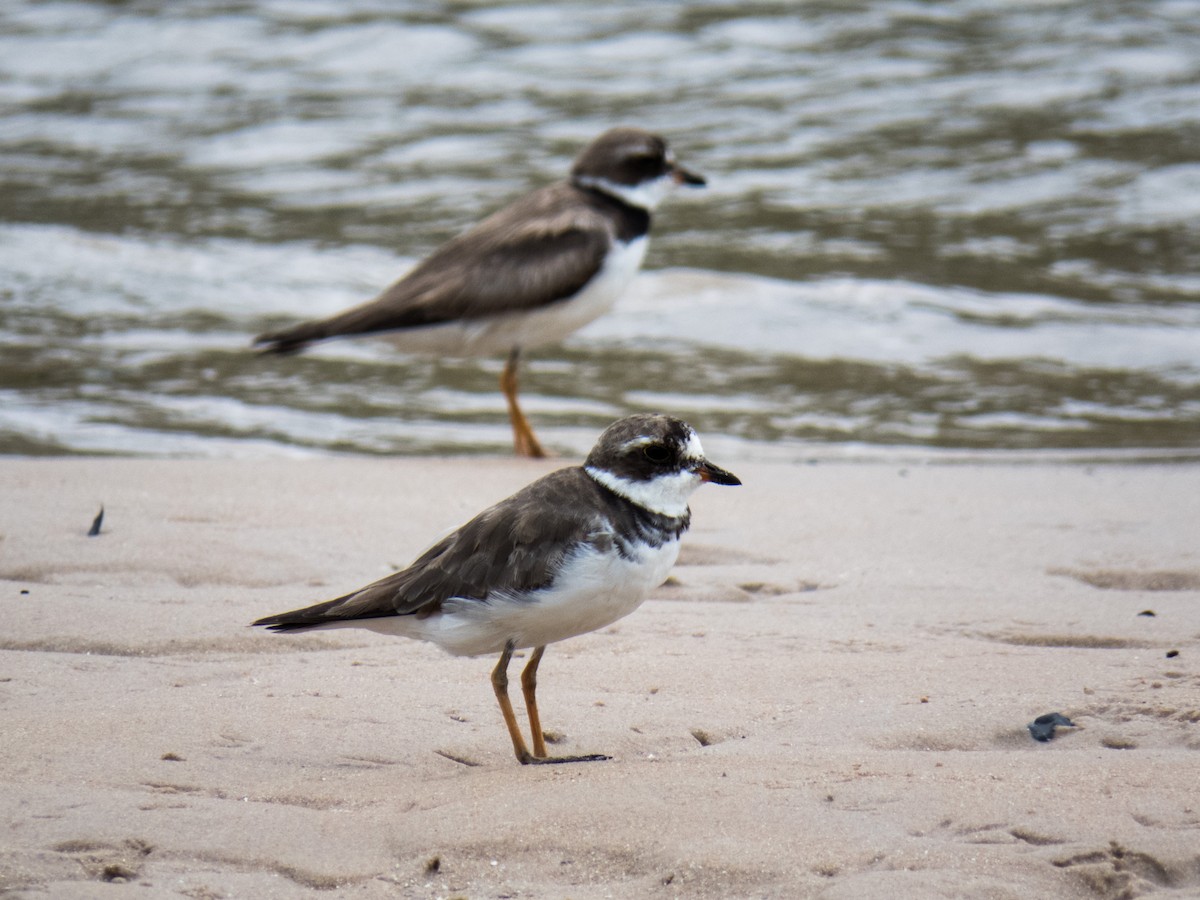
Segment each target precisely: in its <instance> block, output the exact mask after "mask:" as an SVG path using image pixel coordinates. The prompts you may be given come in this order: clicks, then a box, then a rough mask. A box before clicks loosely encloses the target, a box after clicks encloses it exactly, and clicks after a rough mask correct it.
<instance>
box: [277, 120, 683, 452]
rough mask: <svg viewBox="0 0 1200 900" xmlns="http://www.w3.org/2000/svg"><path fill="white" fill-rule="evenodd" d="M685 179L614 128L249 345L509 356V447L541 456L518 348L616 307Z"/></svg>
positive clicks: (561, 334)
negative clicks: (347, 304)
mask: <svg viewBox="0 0 1200 900" xmlns="http://www.w3.org/2000/svg"><path fill="white" fill-rule="evenodd" d="M681 184H682V185H697V186H698V185H703V184H704V179H703V178H702V177H700V176H699V175H697V174H695V173H694V172H689V171H688V170H687V169H685V168H683V167H682V166H679V165H677V164H676V163H675V159H674V156H673V155H672V153H671V151H670V149H669V148H668V147H667V142H666V141H665V140H663V139H662V138H661V137H659V136H658V135H654V134H650V133H649V132H646V131H642V130H640V129H637V128H613V129H611V130H609V131H606V132H604V134H602V135H600V137H598V138H596V140H594V141H592V143H591V144H589V145H588V146H587V148H586V149H585V150H584V151H583V152H582V153H581V154H579V157H578V158H577V159H576V160H575V164H574V166H573V167H572V169H571V175H570V177H569V178H568V179H567V180H565V181H561V182H558V183H557V184H552V185H548V186H547V187H544V188H541V189H540V190H537V191H534V192H533V193H532V194H528V195H527V196H525V197H523V198H521V199H520V200H517V201H516V202H514V203H512V204H511V205H509V206H506V207H505V208H504V209H501V210H500V211H499V212H497V213H495V214H494V215H492V216H490V217H488V218H486V219H484V220H483V221H482V222H480V223H479V224H478V225H476V226H475V227H474V228H471V229H470V230H468V231H467V232H465V233H464V234H462V235H459V236H458V237H456V238H454V239H452V240H450V241H449V242H447V243H446V244H443V245H442V246H441V247H440V248H439V249H437V250H436V251H434V253H433V254H432V255H430V256H429V257H427V258H426V259H425V260H424V261H422V262H421V263H419V264H418V265H417V266H416V267H415V268H414V269H413V270H412V271H411V272H409V273H408V274H407V275H405V276H404V277H403V278H401V279H400V280H399V281H397V282H396V283H395V284H393V285H392V286H391V287H389V288H388V289H387V290H385V291H384V292H383V293H382V294H380V295H379V296H378V297H376V298H375V299H374V300H370V301H368V302H367V303H364V304H362V305H361V306H356V307H354V308H352V309H348V310H346V311H345V312H342V313H339V314H337V315H334V316H331V317H329V318H327V319H320V320H314V321H310V322H302V323H300V324H299V325H295V326H293V327H291V328H285V329H283V330H281V331H270V332H266V333H265V334H260V335H259V336H258V337H257V338H255V339H254V344H255V346H257V347H260V348H261V349H263V350H264V351H266V352H270V353H293V352H296V351H298V350H302V349H304V347H306V346H307V345H309V344H311V343H314V342H316V341H324V340H329V339H331V338H345V337H355V336H361V335H377V334H381V333H386V334H387V337H388V338H389V339H390V340H391V341H392V342H393V343H394V344H395V345H396V346H397V347H398V348H399V349H401V350H403V351H406V352H412V353H432V354H438V355H448V356H492V355H500V354H508V360H507V362H506V363H505V366H504V372H503V374H502V375H501V377H500V387H501V389H502V390H503V391H504V397H505V400H506V401H507V403H508V413H509V419H510V420H511V422H512V428H513V444H514V447H515V449H516V452H517V453H518V454H519V455H522V456H544V455H545V453H544V451H543V450H542V447H541V445H540V444H539V443H538V440H537V438H536V437H535V436H534V433H533V429H532V428H531V427H530V425H529V421H528V420H527V419H526V418H525V415H524V414H523V413H522V412H521V408H520V406H519V405H518V403H517V389H518V378H517V368H518V364H519V362H520V355H521V351H522V350H523V349H526V348H529V347H536V346H538V345H541V344H548V343H553V342H555V341H560V340H562V339H563V338H565V337H566V336H567V335H569V334H570V333H571V332H573V331H575V330H577V329H579V328H582V327H583V326H584V325H586V324H587V323H588V322H590V321H592V320H593V319H595V318H596V317H597V316H599V315H601V314H602V313H605V312H607V311H608V310H609V309H611V308H612V305H613V303H615V302H616V299H617V297H618V296H619V295H620V294H621V292H622V291H624V290H625V288H626V287H627V286H628V284H629V282H630V281H631V280H632V279H633V276H634V275H635V274H637V271H638V268H639V267H640V266H641V264H642V258H643V257H644V256H645V255H646V237H647V234H648V232H649V230H650V213H651V212H652V211H653V210H654V208H655V207H656V206H658V204H659V203H660V202H661V201H662V200H663V199H664V198H665V197H666V196H667V194H669V193H670V192H671V190H672V189H673V188H675V187H676V186H677V185H681Z"/></svg>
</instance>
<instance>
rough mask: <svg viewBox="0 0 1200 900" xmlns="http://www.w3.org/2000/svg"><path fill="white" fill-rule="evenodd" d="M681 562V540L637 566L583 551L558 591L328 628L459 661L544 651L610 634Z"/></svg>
mask: <svg viewBox="0 0 1200 900" xmlns="http://www.w3.org/2000/svg"><path fill="white" fill-rule="evenodd" d="M678 556H679V541H678V540H675V541H670V542H668V543H666V544H663V545H662V546H661V547H657V548H655V547H648V546H643V547H641V548H640V553H639V555H638V557H637V558H636V559H633V560H629V559H625V558H623V557H621V556H620V555H619V554H618V553H617V552H616V550H615V549H613V550H610V551H608V552H606V553H601V552H598V551H595V550H593V549H590V548H588V549H584V550H582V551H580V552H579V553H578V554H577V555H576V556H575V557H574V558H573V559H571V560H570V561H568V562H567V564H566V565H565V566H564V567H563V569H562V571H560V572H559V574H558V576H557V578H556V579H555V584H554V586H553V587H551V588H548V589H546V590H542V591H538V592H536V593H534V594H530V595H526V596H524V597H512V596H507V595H504V594H500V595H493V596H492V597H490V598H489V599H488V600H487V601H486V602H483V601H479V600H448V601H447V602H446V603H444V604H443V605H442V609H441V611H440V612H437V613H434V614H433V615H431V616H428V617H426V618H423V619H419V618H417V617H416V616H388V617H385V618H379V619H359V620H350V621H346V622H339V623H336V624H335V623H331V624H330V625H329V626H326V627H338V626H342V627H358V628H368V629H370V630H371V631H375V632H378V633H380V634H390V635H400V636H403V637H410V638H416V639H417V640H421V641H430V642H432V643H434V644H437V645H438V646H439V647H441V648H442V649H443V650H445V651H447V652H448V653H453V654H454V655H456V656H477V655H479V654H482V653H499V652H501V651H502V650H503V649H504V647H505V645H506V644H507V643H508V642H509V641H512V642H513V644H514V646H515V647H517V648H522V647H541V646H544V645H546V644H553V643H555V642H556V641H562V640H566V639H567V638H570V637H575V636H577V635H580V634H586V633H587V632H589V631H595V630H596V629H598V628H604V627H605V626H607V625H611V624H612V623H613V622H615V621H617V620H618V619H620V618H622V617H623V616H627V615H629V614H630V613H631V612H633V611H634V610H635V609H637V608H638V607H639V606H641V605H642V601H644V600H645V599H646V597H647V596H648V595H649V593H650V592H651V591H652V590H654V588H656V587H658V586H659V585H660V584H662V583H663V582H664V581H665V580H666V578H667V574H668V573H669V572H670V571H671V566H673V565H674V564H675V559H676V557H678Z"/></svg>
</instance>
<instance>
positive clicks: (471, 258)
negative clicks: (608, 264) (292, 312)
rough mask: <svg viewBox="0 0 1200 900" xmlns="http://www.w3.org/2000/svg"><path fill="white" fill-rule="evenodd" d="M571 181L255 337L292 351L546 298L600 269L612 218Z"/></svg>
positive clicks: (561, 295) (568, 291) (513, 308)
mask: <svg viewBox="0 0 1200 900" xmlns="http://www.w3.org/2000/svg"><path fill="white" fill-rule="evenodd" d="M571 190H573V189H572V188H570V186H569V185H566V184H557V185H551V186H550V187H547V188H543V189H542V190H540V191H536V192H534V193H533V194H530V195H529V196H527V197H525V198H523V199H521V200H518V201H517V202H516V203H514V204H512V205H510V206H507V207H505V208H504V209H502V210H500V211H499V212H498V213H496V214H495V215H493V216H491V217H489V218H487V219H484V220H483V221H482V222H480V223H479V224H478V225H476V226H475V227H474V228H472V229H471V230H470V231H467V232H466V233H465V234H462V235H460V236H458V237H456V238H454V239H452V240H451V241H449V242H448V243H446V244H443V245H442V246H441V247H440V248H439V249H438V250H436V251H434V253H433V254H432V255H430V256H429V257H427V258H426V259H425V260H424V261H423V262H421V263H420V264H418V265H417V266H416V268H414V269H413V270H412V271H411V272H409V273H408V274H407V275H405V276H404V277H403V278H401V279H400V280H399V281H397V282H396V283H395V284H393V285H392V286H391V287H389V288H388V289H387V290H385V291H384V292H383V293H382V294H380V295H379V296H378V297H376V298H375V299H374V300H370V301H368V302H367V303H364V304H362V305H360V306H356V307H354V308H352V309H348V310H346V311H345V312H343V313H339V314H337V315H335V316H331V317H330V318H328V319H321V320H319V321H313V322H303V323H301V324H299V325H296V326H293V327H291V328H286V329H283V330H281V331H276V332H268V333H266V334H262V335H259V336H258V337H257V338H256V339H255V343H256V344H258V345H266V346H265V347H264V349H266V350H269V351H276V352H283V353H286V352H291V351H294V350H299V349H301V348H302V347H303V346H304V345H305V344H308V343H311V342H313V341H318V340H323V339H325V338H330V337H343V336H348V335H359V334H368V333H371V332H379V331H394V330H397V329H402V328H417V327H421V326H424V325H437V324H439V323H442V322H449V321H454V320H457V319H468V320H469V319H474V318H479V317H481V316H489V315H496V314H501V313H506V312H518V311H521V310H526V309H534V308H537V307H539V306H545V305H547V304H550V303H554V302H556V301H558V300H563V299H565V298H567V297H570V296H571V295H572V294H574V293H575V292H577V291H578V290H579V289H580V288H582V287H583V286H584V285H585V284H586V283H587V282H588V280H589V279H590V278H591V277H592V276H593V275H595V274H596V272H597V271H599V269H600V267H601V265H603V263H604V257H605V254H606V253H607V251H608V249H609V247H610V246H611V244H612V230H611V225H610V224H609V222H608V221H607V220H606V219H605V218H604V217H603V216H602V215H601V214H600V213H599V212H597V211H596V210H595V209H592V208H591V207H589V206H586V205H580V204H578V203H568V202H566V201H567V200H568V199H572V198H571V195H570V193H569V192H570V191H571Z"/></svg>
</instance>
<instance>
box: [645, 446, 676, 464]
mask: <svg viewBox="0 0 1200 900" xmlns="http://www.w3.org/2000/svg"><path fill="white" fill-rule="evenodd" d="M642 453H644V454H645V456H646V459H648V460H650V462H652V463H665V462H666V461H667V460H668V459H670V458H671V451H670V450H668V449H667V448H666V447H664V446H663V445H662V444H647V445H646V446H645V447H643V448H642Z"/></svg>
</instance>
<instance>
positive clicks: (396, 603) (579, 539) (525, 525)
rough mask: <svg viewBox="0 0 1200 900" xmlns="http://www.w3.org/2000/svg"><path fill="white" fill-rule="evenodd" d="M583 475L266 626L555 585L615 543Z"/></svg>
mask: <svg viewBox="0 0 1200 900" xmlns="http://www.w3.org/2000/svg"><path fill="white" fill-rule="evenodd" d="M597 490H598V488H596V487H595V483H594V482H592V480H591V479H590V478H589V477H588V476H587V475H586V474H585V473H584V472H583V470H582V469H580V468H571V469H561V470H559V471H558V472H553V473H551V474H550V475H547V476H545V477H544V478H541V479H539V480H538V481H535V482H534V483H533V484H531V485H529V486H528V487H526V488H524V489H523V490H521V491H519V492H518V493H516V494H514V495H513V496H512V497H510V498H509V499H508V500H506V501H503V502H502V503H498V504H496V505H495V506H493V507H491V508H489V509H487V510H485V511H484V512H482V513H480V514H479V515H478V516H476V517H475V518H474V519H472V520H471V521H470V522H468V523H467V524H466V525H464V526H463V527H462V528H460V529H458V530H457V531H455V532H454V533H453V534H451V535H448V536H447V537H445V538H443V539H442V540H440V541H438V542H437V543H436V544H434V545H433V546H432V547H430V548H429V549H428V550H426V551H425V552H424V553H423V554H421V556H420V557H418V558H417V559H416V560H415V561H414V562H413V563H412V565H410V566H409V567H408V568H406V569H403V570H402V571H399V572H396V573H395V574H394V575H389V576H388V577H386V578H383V579H380V580H379V581H376V582H375V583H374V584H370V585H367V586H366V587H364V588H362V589H360V590H357V591H354V592H353V593H350V594H347V595H345V596H344V597H338V598H337V599H335V600H329V601H327V602H325V603H318V604H317V605H315V606H310V607H306V608H304V609H298V610H293V611H292V612H287V613H282V614H280V615H277V616H268V617H267V618H264V619H259V620H258V621H257V622H255V623H254V624H255V625H266V626H269V627H270V628H271V629H272V630H274V631H289V630H295V629H300V628H311V627H313V626H316V625H323V624H328V623H329V622H333V621H342V620H346V619H371V618H380V617H383V616H397V615H418V616H420V615H429V614H431V613H433V612H436V611H437V610H438V609H439V608H440V607H441V605H442V603H444V602H445V601H446V600H449V599H450V598H452V597H458V598H463V599H466V600H480V601H482V600H485V599H486V598H487V597H488V595H489V594H493V593H502V592H503V593H508V592H515V593H519V592H524V591H532V590H537V589H538V588H544V587H547V586H549V585H550V584H551V583H552V582H553V580H554V577H555V575H556V574H557V572H558V570H559V568H560V567H561V565H562V563H563V561H564V560H565V559H566V557H567V556H568V555H569V554H570V553H571V552H573V551H574V550H576V549H577V548H578V547H579V546H580V545H581V544H595V545H604V544H606V543H608V542H610V541H611V539H612V538H611V536H610V534H609V533H608V524H607V523H606V522H605V521H604V519H603V517H601V516H597V515H595V514H589V513H584V512H580V511H579V510H580V509H585V508H587V504H585V503H581V502H579V501H580V500H582V499H584V497H585V496H586V494H587V493H592V492H595V491H597Z"/></svg>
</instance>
